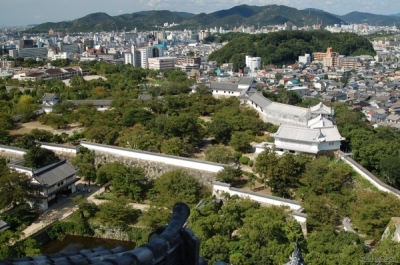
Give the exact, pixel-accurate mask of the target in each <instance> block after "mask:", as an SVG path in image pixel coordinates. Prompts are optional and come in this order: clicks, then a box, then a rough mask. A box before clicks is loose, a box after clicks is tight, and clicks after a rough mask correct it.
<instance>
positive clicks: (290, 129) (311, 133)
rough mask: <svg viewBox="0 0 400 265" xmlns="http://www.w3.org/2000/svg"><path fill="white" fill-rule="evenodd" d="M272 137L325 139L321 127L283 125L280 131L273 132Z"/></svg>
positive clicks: (302, 139) (319, 140)
mask: <svg viewBox="0 0 400 265" xmlns="http://www.w3.org/2000/svg"><path fill="white" fill-rule="evenodd" d="M271 136H272V137H275V138H282V139H290V140H294V141H302V142H317V143H319V142H323V141H324V140H325V137H324V135H322V133H321V131H320V130H319V129H309V128H301V127H295V126H288V125H281V126H280V127H279V129H278V131H277V132H276V133H274V134H271Z"/></svg>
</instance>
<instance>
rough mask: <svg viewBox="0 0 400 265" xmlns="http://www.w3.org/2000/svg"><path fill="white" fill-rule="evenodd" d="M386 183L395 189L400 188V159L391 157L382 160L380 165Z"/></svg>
mask: <svg viewBox="0 0 400 265" xmlns="http://www.w3.org/2000/svg"><path fill="white" fill-rule="evenodd" d="M379 168H380V169H381V172H382V175H383V176H384V178H385V182H386V183H389V184H390V185H391V186H393V187H400V158H399V157H394V156H389V157H385V158H382V159H381V161H380V164H379Z"/></svg>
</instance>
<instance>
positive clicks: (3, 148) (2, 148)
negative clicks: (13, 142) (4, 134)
mask: <svg viewBox="0 0 400 265" xmlns="http://www.w3.org/2000/svg"><path fill="white" fill-rule="evenodd" d="M0 152H2V153H6V154H11V155H20V156H23V155H25V154H26V152H27V150H25V149H22V148H16V147H11V146H7V145H0Z"/></svg>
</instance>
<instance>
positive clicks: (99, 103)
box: [69, 99, 112, 106]
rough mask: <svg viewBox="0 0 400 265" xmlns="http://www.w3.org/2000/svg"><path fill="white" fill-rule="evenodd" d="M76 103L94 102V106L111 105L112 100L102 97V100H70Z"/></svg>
mask: <svg viewBox="0 0 400 265" xmlns="http://www.w3.org/2000/svg"><path fill="white" fill-rule="evenodd" d="M69 101H71V102H72V103H74V104H75V105H83V104H93V106H110V105H111V102H112V100H111V99H100V100H91V99H85V100H69Z"/></svg>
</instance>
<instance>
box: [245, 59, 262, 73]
mask: <svg viewBox="0 0 400 265" xmlns="http://www.w3.org/2000/svg"><path fill="white" fill-rule="evenodd" d="M246 67H248V68H249V69H250V72H254V71H255V70H256V68H257V69H260V68H261V57H251V56H248V55H246Z"/></svg>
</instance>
